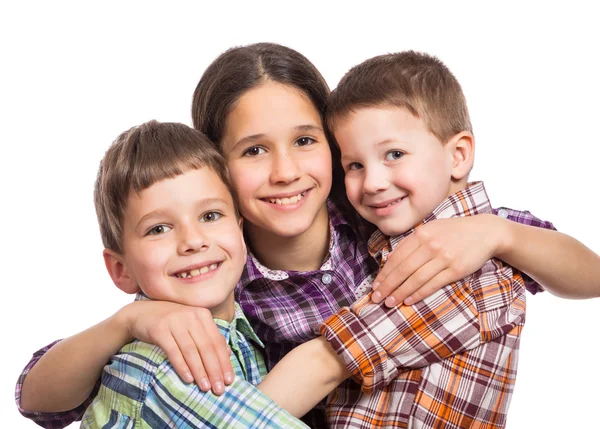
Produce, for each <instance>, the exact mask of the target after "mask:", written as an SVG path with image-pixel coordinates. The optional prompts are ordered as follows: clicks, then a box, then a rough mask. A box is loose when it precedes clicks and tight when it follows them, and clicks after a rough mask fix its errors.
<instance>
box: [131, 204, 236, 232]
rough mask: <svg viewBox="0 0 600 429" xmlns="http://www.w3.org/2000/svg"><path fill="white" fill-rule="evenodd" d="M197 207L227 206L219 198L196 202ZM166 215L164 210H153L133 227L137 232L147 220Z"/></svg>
mask: <svg viewBox="0 0 600 429" xmlns="http://www.w3.org/2000/svg"><path fill="white" fill-rule="evenodd" d="M196 205H197V206H199V207H202V206H212V205H227V201H226V200H225V199H223V198H221V197H217V198H203V199H201V200H198V202H197V203H196ZM165 215H166V213H165V211H164V210H153V211H151V212H150V213H147V214H145V215H144V216H142V218H141V219H140V220H139V222H138V223H137V225H136V226H135V229H136V230H137V229H138V228H139V227H140V225H141V224H142V223H143V222H145V221H147V220H148V219H152V218H154V217H161V216H165Z"/></svg>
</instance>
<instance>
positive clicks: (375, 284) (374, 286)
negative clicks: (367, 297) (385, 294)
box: [371, 282, 381, 290]
mask: <svg viewBox="0 0 600 429" xmlns="http://www.w3.org/2000/svg"><path fill="white" fill-rule="evenodd" d="M380 284H381V283H379V282H375V283H373V286H371V289H373V290H377V288H378V287H379V285H380Z"/></svg>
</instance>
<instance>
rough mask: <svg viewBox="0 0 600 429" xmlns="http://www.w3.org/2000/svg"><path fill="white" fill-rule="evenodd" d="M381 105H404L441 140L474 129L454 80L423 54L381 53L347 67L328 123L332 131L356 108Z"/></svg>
mask: <svg viewBox="0 0 600 429" xmlns="http://www.w3.org/2000/svg"><path fill="white" fill-rule="evenodd" d="M385 105H391V106H395V107H400V108H404V109H407V110H408V111H409V112H411V113H412V114H413V115H415V116H416V117H417V118H420V119H421V120H423V122H424V123H425V126H426V127H427V129H428V130H429V132H431V133H432V134H433V135H434V136H436V137H437V138H438V139H439V140H440V141H441V142H442V143H446V142H447V141H448V140H449V139H450V138H451V137H452V136H454V135H456V134H458V133H460V132H461V131H469V132H471V133H472V132H473V129H472V126H471V119H470V118H469V110H468V109H467V102H466V100H465V96H464V94H463V92H462V88H461V86H460V84H459V83H458V80H456V78H455V77H454V75H453V74H452V73H451V72H450V70H449V69H448V67H446V66H445V65H444V63H442V62H441V61H440V60H439V59H437V58H436V57H434V56H431V55H428V54H425V53H420V52H415V51H404V52H399V53H395V54H387V55H380V56H377V57H374V58H371V59H369V60H366V61H364V62H363V63H361V64H359V65H357V66H355V67H353V68H351V69H350V71H348V73H346V75H345V76H344V77H343V78H342V80H341V81H340V83H339V85H338V86H337V88H336V89H334V90H333V92H332V93H331V96H330V97H329V102H328V107H327V109H328V110H327V125H328V126H329V128H330V129H331V130H334V129H335V123H336V121H338V120H343V119H344V118H345V117H346V116H347V115H348V114H350V113H351V112H352V111H353V110H354V109H357V108H361V107H380V106H385Z"/></svg>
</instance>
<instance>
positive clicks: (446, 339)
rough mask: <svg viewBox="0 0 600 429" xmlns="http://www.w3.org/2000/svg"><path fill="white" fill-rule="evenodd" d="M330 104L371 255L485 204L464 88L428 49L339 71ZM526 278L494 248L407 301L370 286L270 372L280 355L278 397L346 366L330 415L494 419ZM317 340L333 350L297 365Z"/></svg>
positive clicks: (502, 420)
mask: <svg viewBox="0 0 600 429" xmlns="http://www.w3.org/2000/svg"><path fill="white" fill-rule="evenodd" d="M328 108H329V110H328V114H327V117H328V126H329V128H330V129H331V130H332V132H333V134H334V136H335V139H336V141H337V143H338V144H339V147H340V149H341V152H342V165H343V167H344V170H345V173H346V178H345V182H346V191H347V195H348V198H349V200H350V202H351V203H352V205H353V206H354V208H355V209H356V210H357V211H358V212H359V213H360V215H361V216H363V217H364V218H365V219H367V220H368V221H370V222H371V223H373V224H375V225H376V226H377V228H378V230H377V231H376V232H375V233H374V234H373V236H372V237H371V239H370V241H369V247H370V252H371V254H372V255H373V256H374V257H375V258H377V259H378V260H379V261H380V263H381V266H383V264H385V261H386V259H387V256H388V255H389V253H390V252H391V251H392V250H394V249H395V248H396V247H397V246H398V245H399V243H400V242H401V241H402V240H403V239H404V238H406V237H407V236H408V235H410V234H412V233H414V231H415V230H418V228H419V227H420V226H421V225H423V224H425V223H427V222H430V221H432V220H435V219H444V218H451V217H464V216H472V215H476V214H486V213H487V214H490V215H492V208H491V205H490V202H489V200H488V197H487V194H486V192H485V189H484V186H483V183H482V182H476V183H468V180H467V177H468V174H469V172H470V170H471V168H472V167H473V160H474V148H475V140H474V137H473V133H472V127H471V122H470V118H469V113H468V110H467V105H466V101H465V97H464V95H463V93H462V89H461V87H460V84H459V83H458V81H457V80H456V78H455V77H454V76H453V75H452V73H451V72H450V71H449V70H448V68H447V67H446V66H445V65H444V64H443V63H442V62H441V61H439V60H438V59H437V58H435V57H432V56H429V55H426V54H422V53H417V52H413V51H407V52H401V53H398V54H389V55H383V56H379V57H375V58H372V59H370V60H367V61H365V62H363V63H362V64H360V65H358V66H356V67H354V68H353V69H351V70H350V71H349V72H348V73H347V74H346V75H345V76H344V77H343V78H342V80H341V82H340V84H339V85H338V87H337V88H336V89H335V90H334V91H333V93H332V95H331V98H330V101H329V107H328ZM525 290H526V289H525V285H524V281H523V278H522V276H521V274H520V273H519V272H518V271H516V270H515V269H514V268H512V267H511V266H509V265H507V264H505V263H504V262H502V261H500V260H497V259H490V260H488V261H487V262H486V263H485V265H484V266H483V267H482V268H481V269H480V270H478V271H477V272H475V273H474V274H472V275H470V276H468V277H466V278H464V279H462V280H461V281H459V282H455V283H452V284H449V285H447V286H445V287H444V288H442V289H441V290H439V291H438V292H436V293H434V294H433V295H432V296H430V297H429V298H426V299H424V300H423V301H421V302H419V303H417V304H415V305H413V306H404V305H400V306H395V307H393V308H387V307H386V306H384V305H382V304H374V303H373V302H372V301H371V300H370V298H371V293H372V292H371V293H369V294H368V295H366V296H364V297H363V298H362V299H359V301H357V302H356V303H355V304H354V305H353V306H352V307H351V308H346V309H344V310H343V311H342V312H340V313H337V314H336V315H334V316H332V317H331V318H330V319H329V320H327V321H326V323H325V324H324V325H323V326H322V328H321V333H322V334H323V337H324V338H320V339H317V340H313V341H311V342H309V343H307V344H305V345H303V346H300V347H298V348H297V349H296V350H295V351H293V352H291V353H290V355H288V356H287V357H286V358H285V359H284V360H283V361H282V362H281V363H280V364H279V368H276V369H275V370H274V371H275V372H276V371H277V370H279V371H284V370H285V364H284V363H285V362H287V364H288V365H291V366H293V365H298V364H301V365H303V367H304V368H303V371H299V372H301V373H302V374H298V373H297V374H298V379H299V380H296V381H294V382H292V383H290V385H294V386H295V391H296V392H298V394H296V395H294V396H291V395H290V396H288V397H287V398H285V397H284V398H282V397H277V398H275V400H276V401H279V402H280V404H283V405H284V406H285V405H287V404H286V403H285V401H286V399H288V400H290V401H291V400H296V403H297V404H298V403H299V402H300V401H301V400H302V399H301V398H302V396H303V395H302V393H303V392H304V391H303V390H302V388H301V386H305V392H309V391H312V392H313V395H314V397H322V396H325V395H326V394H327V392H328V391H329V390H331V387H332V385H335V384H337V383H338V382H341V381H342V380H343V379H344V378H345V377H347V376H348V375H351V379H348V380H346V381H344V382H343V383H342V384H340V385H339V387H338V388H337V389H336V390H335V391H334V392H333V393H332V394H331V395H330V396H329V398H328V420H329V423H330V425H331V426H332V427H335V428H340V427H352V428H372V427H385V428H390V427H403V428H406V427H410V428H416V427H418V428H442V427H443V428H475V427H477V428H501V427H504V426H505V425H506V414H507V410H508V405H509V402H510V398H511V395H512V392H513V387H514V383H515V377H516V370H517V356H518V348H519V340H520V334H521V330H522V328H523V325H524V322H525ZM325 340H327V342H329V344H330V345H331V346H332V347H333V350H334V351H335V353H337V355H338V356H339V359H337V360H336V359H332V358H331V355H332V354H334V352H333V351H332V350H331V349H330V348H328V347H321V349H319V351H318V352H314V353H312V355H311V356H312V358H313V359H317V358H318V359H320V357H323V359H320V360H319V361H318V362H316V363H315V364H314V365H311V368H308V369H306V368H305V367H306V365H305V361H306V359H307V358H306V355H307V354H309V351H308V350H307V349H308V348H309V347H311V343H318V342H320V343H321V344H322V343H324V342H325ZM333 369H335V375H332V374H334V371H333ZM271 375H275V374H274V373H271ZM283 389H285V386H282V390H283ZM296 406H298V405H296Z"/></svg>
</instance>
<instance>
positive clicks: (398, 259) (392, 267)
mask: <svg viewBox="0 0 600 429" xmlns="http://www.w3.org/2000/svg"><path fill="white" fill-rule="evenodd" d="M411 238H412V236H409V237H407V238H406V239H404V240H402V241H401V242H400V243H399V244H398V246H397V247H396V248H395V249H394V251H393V252H392V253H390V255H389V257H388V259H387V261H386V263H385V265H384V266H383V268H382V269H381V270H380V271H379V273H378V274H377V277H376V278H375V281H374V282H373V290H374V291H377V290H378V289H379V287H380V286H381V285H383V284H389V281H388V280H387V278H388V277H389V276H390V274H392V273H394V282H395V284H396V285H399V284H402V282H404V280H406V279H407V278H408V275H406V277H402V276H401V273H399V272H397V270H396V269H397V267H398V266H399V265H401V264H402V263H403V262H404V261H405V260H406V259H407V258H408V257H409V256H410V255H411V254H413V253H414V252H415V251H416V250H417V249H418V248H419V242H418V241H417V240H414V239H413V240H411ZM387 293H389V291H387ZM386 296H387V295H386Z"/></svg>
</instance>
